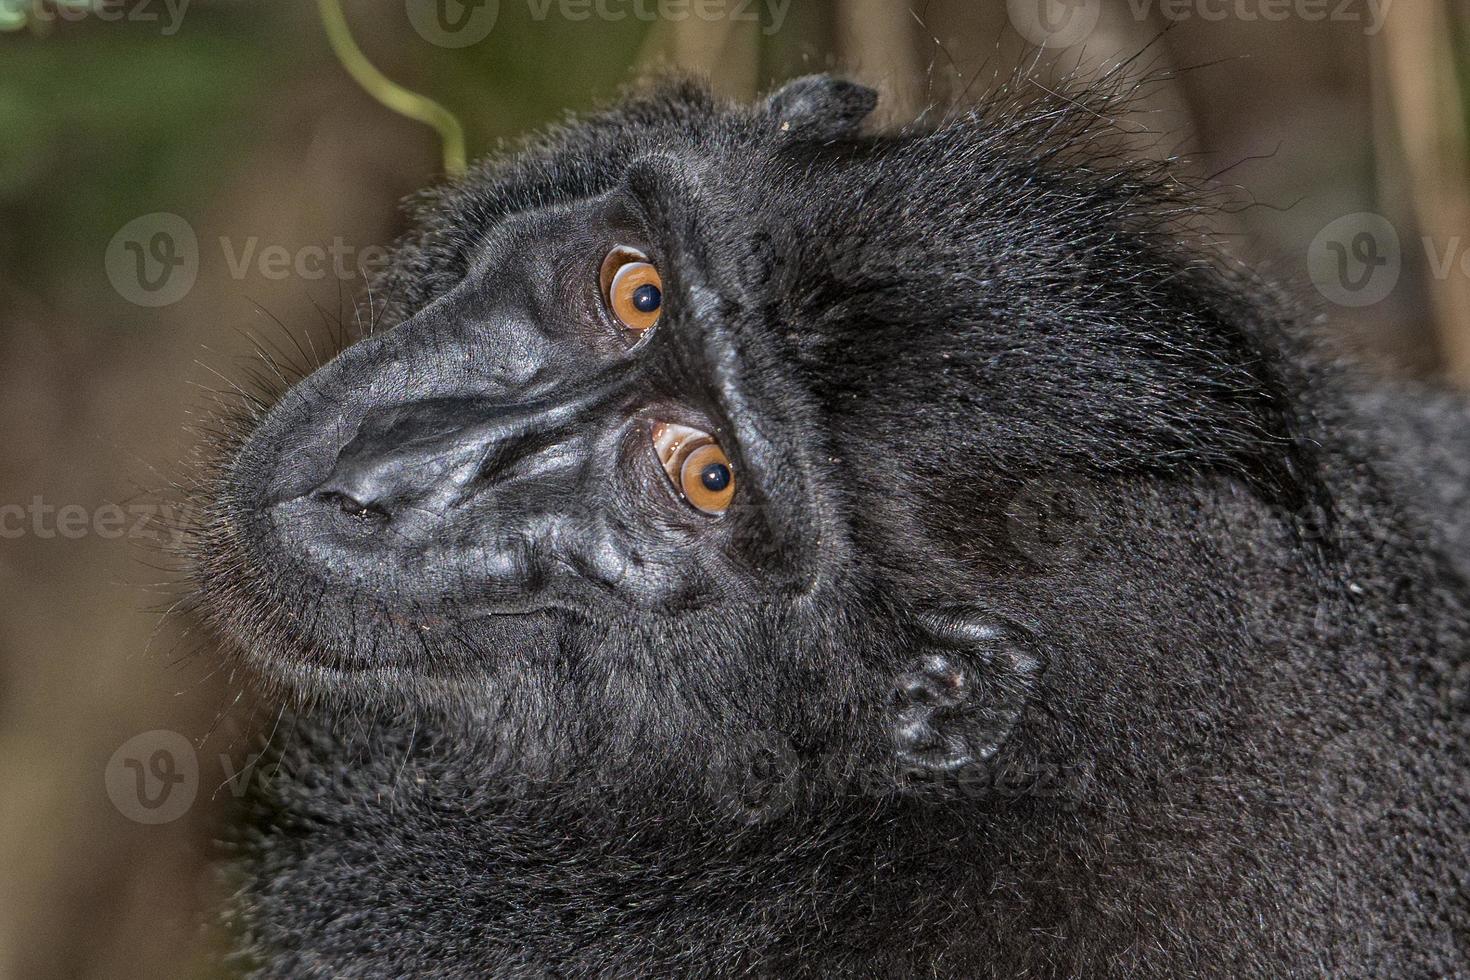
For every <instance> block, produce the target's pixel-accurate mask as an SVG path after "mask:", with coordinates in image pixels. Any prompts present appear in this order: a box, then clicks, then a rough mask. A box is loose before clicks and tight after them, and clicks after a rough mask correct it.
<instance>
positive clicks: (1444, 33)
mask: <svg viewBox="0 0 1470 980" xmlns="http://www.w3.org/2000/svg"><path fill="white" fill-rule="evenodd" d="M1450 26H1451V25H1450V24H1449V22H1448V18H1447V17H1446V12H1445V6H1444V5H1442V4H1438V3H1412V4H1401V5H1399V6H1397V7H1395V8H1394V10H1393V13H1392V15H1391V16H1390V17H1388V19H1387V22H1386V23H1385V25H1384V29H1383V31H1382V34H1381V37H1382V41H1381V43H1382V45H1383V64H1384V68H1385V72H1384V75H1385V77H1386V83H1387V86H1388V89H1389V93H1388V94H1389V102H1390V104H1391V105H1392V106H1393V110H1394V118H1395V121H1396V123H1397V130H1398V135H1399V142H1400V145H1401V148H1402V152H1403V156H1404V166H1405V170H1406V171H1407V173H1408V175H1409V184H1410V187H1411V189H1412V191H1413V195H1412V196H1413V200H1414V211H1415V214H1416V216H1417V218H1418V222H1419V227H1420V229H1421V230H1422V231H1423V233H1424V234H1425V235H1426V236H1427V239H1428V241H1429V242H1430V244H1431V245H1432V246H1433V248H1434V249H1435V250H1436V252H1437V254H1439V255H1440V256H1448V257H1450V258H1453V259H1454V261H1453V262H1451V263H1450V264H1449V265H1448V266H1446V267H1444V268H1443V269H1442V270H1441V271H1440V272H1438V273H1435V274H1434V276H1433V278H1432V279H1431V280H1430V282H1429V295H1430V302H1431V305H1432V308H1433V314H1434V321H1435V330H1436V332H1437V334H1438V338H1439V342H1440V346H1441V349H1442V351H1443V353H1444V362H1445V373H1446V374H1447V375H1448V376H1449V377H1450V378H1451V380H1453V381H1456V382H1458V383H1460V384H1463V385H1470V275H1467V274H1466V273H1467V271H1470V269H1467V268H1465V267H1462V266H1461V263H1460V261H1459V258H1460V255H1461V254H1462V252H1461V251H1451V250H1452V249H1456V250H1470V159H1467V151H1466V143H1465V139H1466V134H1465V122H1464V104H1463V101H1462V97H1461V93H1460V86H1459V83H1458V81H1457V79H1456V76H1455V63H1454V51H1453V49H1452V48H1451V46H1450V41H1449V38H1450Z"/></svg>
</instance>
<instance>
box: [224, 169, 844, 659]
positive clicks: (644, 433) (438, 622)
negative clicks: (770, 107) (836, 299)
mask: <svg viewBox="0 0 1470 980" xmlns="http://www.w3.org/2000/svg"><path fill="white" fill-rule="evenodd" d="M667 178H668V175H667V174H666V173H664V172H661V171H660V169H659V164H658V163H657V162H653V163H649V164H648V165H646V166H643V167H640V168H639V169H638V170H637V171H636V172H635V173H634V174H633V175H632V179H631V180H630V181H629V182H628V184H626V185H624V186H622V187H618V188H615V189H613V190H611V191H609V192H607V193H604V194H601V195H598V196H596V197H592V198H589V199H586V200H580V201H574V202H570V203H568V204H565V205H558V206H554V207H548V208H545V209H540V210H537V211H533V212H528V213H522V214H517V215H515V216H514V217H512V218H510V219H508V220H506V221H504V222H502V223H500V224H499V225H497V226H496V227H495V228H494V229H493V230H492V231H491V232H490V233H489V234H488V235H487V236H486V238H485V239H484V240H483V241H482V242H480V243H479V245H478V246H477V248H476V249H475V254H474V258H473V266H472V267H471V268H470V270H469V272H468V273H467V275H466V276H465V277H464V278H463V279H462V280H461V281H460V282H459V283H458V284H457V285H455V286H454V287H453V288H452V289H450V290H448V292H446V293H445V294H444V295H442V296H440V297H438V298H437V299H435V300H434V301H433V302H431V303H429V304H428V305H427V306H426V307H424V308H423V309H422V310H421V311H419V312H418V313H417V314H415V315H414V316H412V317H410V318H409V319H408V320H407V321H406V322H404V323H402V324H400V325H398V326H397V327H395V328H394V329H392V330H391V331H388V332H386V333H383V334H380V335H378V336H375V337H372V338H370V339H367V340H364V341H362V342H361V343H359V344H357V345H356V346H354V347H352V348H351V349H349V350H348V351H346V352H345V353H343V354H342V355H341V356H339V357H338V358H337V359H336V360H334V361H333V362H332V363H330V364H329V365H327V366H326V367H324V368H322V369H321V370H319V371H318V372H316V373H315V374H313V375H312V376H310V377H309V378H308V379H306V380H305V381H304V382H302V383H301V384H300V385H299V386H298V387H297V388H295V389H293V391H292V392H290V393H289V394H288V395H287V396H286V397H285V398H284V399H283V401H282V402H281V404H280V405H279V406H278V407H277V408H276V409H275V411H274V412H273V413H272V414H271V415H270V417H269V418H268V419H267V420H266V421H265V423H264V424H263V425H261V426H260V428H259V429H258V430H257V431H256V432H255V434H254V435H253V436H252V438H251V439H250V441H249V442H248V444H247V445H246V446H245V447H244V449H243V451H242V452H241V453H240V455H239V458H238V460H237V462H236V463H235V465H234V467H233V472H232V487H233V488H234V489H235V490H236V492H237V493H238V494H239V497H238V498H237V500H236V507H237V509H236V510H235V512H234V516H235V519H236V520H238V521H239V522H240V524H241V525H242V526H241V527H240V532H239V533H240V534H241V535H242V537H243V538H244V539H245V540H246V542H247V547H248V548H250V549H252V550H253V551H254V552H255V553H256V554H257V557H256V558H255V559H254V561H255V563H257V564H259V565H261V566H263V567H268V568H273V569H275V574H276V575H277V576H279V577H282V578H284V579H285V580H286V581H288V582H299V583H302V585H303V587H304V589H305V590H306V592H307V593H308V598H309V599H310V600H312V601H313V604H314V605H315V606H316V607H317V608H316V609H315V610H314V611H313V614H312V617H313V618H312V619H311V621H310V622H309V623H306V624H304V625H305V628H304V629H302V628H301V626H293V630H299V631H300V632H299V633H298V634H297V635H296V636H295V640H296V642H298V643H299V644H300V646H301V647H302V648H303V651H304V653H305V656H304V658H303V659H304V662H305V664H306V665H307V666H309V667H314V666H325V667H330V668H333V669H336V670H340V671H345V672H348V673H351V672H353V671H354V670H365V669H366V670H370V669H374V668H379V667H383V666H386V667H389V668H393V669H398V668H401V667H402V666H403V665H404V662H405V661H407V662H409V663H414V665H415V667H416V668H417V669H424V670H428V671H430V672H434V671H436V670H440V671H442V670H443V669H444V667H445V666H446V665H445V664H444V663H438V664H434V663H422V662H416V661H415V660H414V657H415V656H416V654H417V652H418V651H413V650H410V652H408V653H407V654H406V653H405V649H404V648H413V647H416V646H421V645H422V644H421V642H419V641H418V638H416V637H415V635H414V634H415V632H426V633H436V632H439V631H440V628H441V626H444V624H445V623H446V622H448V623H449V624H450V625H449V627H448V628H449V629H450V630H451V632H453V631H455V630H457V629H459V628H464V629H470V630H477V629H481V628H484V629H487V630H488V631H489V632H490V634H491V635H492V636H493V637H495V638H497V639H502V640H503V639H506V638H512V637H515V636H517V635H527V636H532V637H535V636H539V635H541V634H540V632H539V631H541V630H543V629H545V628H546V624H550V623H566V622H570V621H575V622H587V621H593V620H596V621H600V622H608V621H621V622H624V623H628V622H637V621H641V622H644V623H650V622H655V623H656V622H657V621H659V620H661V619H668V618H670V617H678V616H679V615H680V614H685V613H692V612H697V611H699V610H701V609H708V608H709V607H710V606H712V605H715V604H717V603H720V602H722V601H724V602H728V601H731V600H734V601H736V602H746V603H749V602H751V601H753V600H756V599H760V598H766V597H774V596H779V595H783V594H784V595H787V596H799V595H800V594H802V593H803V592H807V591H809V590H810V589H811V588H812V586H813V582H814V579H815V577H816V576H817V575H818V574H819V570H818V569H817V568H815V567H812V566H811V565H810V564H804V563H802V562H799V561H797V562H793V561H791V560H790V557H791V556H790V553H791V552H792V551H793V549H792V548H790V547H789V546H786V547H783V542H782V540H781V534H782V533H783V532H786V531H789V528H778V527H774V526H773V525H772V523H771V521H769V520H768V514H767V508H766V506H765V500H764V497H763V493H762V488H763V486H765V485H769V484H770V483H771V482H773V481H779V480H781V479H783V478H784V479H787V480H791V479H792V475H791V474H792V471H793V470H794V469H795V468H796V464H797V460H796V459H795V457H794V456H793V455H791V454H790V453H788V452H787V451H786V450H785V449H784V448H782V447H778V446H777V445H776V444H774V443H773V442H772V441H771V438H770V435H769V434H768V433H767V432H763V431H761V429H762V426H760V425H757V424H753V423H755V422H757V421H758V420H757V419H755V418H752V417H751V415H750V414H749V401H748V399H749V397H750V396H749V395H747V393H746V392H745V391H744V390H743V388H742V387H741V379H740V376H739V370H740V366H739V359H738V357H737V356H736V354H735V351H734V348H735V345H736V342H737V340H736V338H735V337H733V336H732V335H731V334H730V333H729V332H727V331H725V330H722V329H721V323H720V319H719V314H718V311H717V309H716V308H715V307H716V304H715V303H714V302H712V300H711V297H712V294H711V292H710V289H709V287H708V286H706V285H704V284H695V283H690V282H688V281H687V280H686V279H685V278H684V277H682V276H681V275H680V267H679V265H678V263H677V262H674V261H671V256H670V255H669V251H670V238H669V237H668V235H667V233H666V231H665V230H664V229H662V228H661V227H660V225H659V221H660V214H661V212H660V207H659V204H658V202H657V201H656V200H653V201H650V200H648V199H647V195H657V194H660V193H670V190H669V188H668V187H667V186H666V181H667ZM615 246H627V247H631V248H634V249H637V250H638V251H639V252H641V253H643V254H644V255H647V256H648V257H649V259H650V260H651V264H653V265H654V266H655V267H656V268H659V269H661V270H664V276H665V280H664V287H665V288H664V296H663V301H662V302H663V306H664V310H665V312H664V313H663V315H662V316H661V318H660V321H659V322H658V323H657V325H655V326H654V327H653V328H652V329H649V330H647V331H643V332H641V333H638V332H635V331H631V330H629V329H627V328H626V327H625V326H623V324H622V323H621V322H620V321H619V320H618V318H617V315H616V314H615V313H614V311H613V310H612V309H610V307H609V304H608V302H607V297H606V296H605V294H604V292H603V290H602V289H601V288H600V284H599V267H600V265H601V263H602V262H603V259H604V257H605V256H606V255H607V254H608V253H609V251H610V250H612V249H613V248H614V247H615ZM719 373H722V374H723V379H724V383H723V384H716V383H714V381H713V380H712V378H713V376H715V375H716V374H719ZM737 411H741V412H742V413H743V414H742V415H740V416H737V415H736V414H735V413H736V412H737ZM737 419H739V420H740V421H737ZM761 421H764V424H765V426H769V425H770V424H771V423H770V422H769V421H768V420H765V419H762V420H761ZM740 422H743V423H744V424H740ZM661 423H662V424H672V425H680V426H687V427H690V428H692V429H697V430H699V431H700V432H703V433H708V434H709V435H710V436H712V437H713V438H714V440H715V441H716V442H717V443H718V445H719V446H720V447H721V448H722V449H723V450H724V452H725V453H726V455H727V457H728V459H729V463H730V468H731V469H732V470H733V471H734V473H735V474H738V481H737V496H736V498H735V499H734V500H733V501H732V506H731V507H730V508H729V509H728V510H726V511H725V512H724V513H718V514H711V513H705V512H702V511H700V510H699V509H698V508H697V507H695V506H694V505H693V504H692V503H691V502H690V500H689V499H687V497H686V495H685V494H683V493H681V492H680V490H679V489H678V488H677V487H676V486H675V485H674V482H673V480H671V478H670V476H669V475H668V474H667V473H666V472H665V469H664V467H663V464H662V463H661V461H660V457H659V455H658V453H657V452H656V450H655V446H654V433H655V426H657V425H659V424H661ZM804 509H805V508H804V507H802V506H800V505H798V506H797V507H795V508H793V510H794V511H795V512H796V513H797V514H798V515H800V513H801V511H802V510H804ZM783 552H784V553H783ZM470 624H472V625H470ZM487 624H488V625H487ZM344 631H345V632H346V633H347V634H348V637H349V643H348V644H345V645H344V644H343V643H342V635H343V633H344ZM480 669H484V666H483V665H481V668H480Z"/></svg>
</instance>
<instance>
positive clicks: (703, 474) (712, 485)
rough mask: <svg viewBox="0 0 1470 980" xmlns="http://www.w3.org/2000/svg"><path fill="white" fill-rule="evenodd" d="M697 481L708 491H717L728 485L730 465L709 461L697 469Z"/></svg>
mask: <svg viewBox="0 0 1470 980" xmlns="http://www.w3.org/2000/svg"><path fill="white" fill-rule="evenodd" d="M699 482H700V483H703V484H704V488H705V489H706V490H708V491H709V492H710V493H719V492H720V491H721V490H723V489H725V488H726V487H728V486H729V485H730V467H728V466H726V465H725V464H724V463H711V464H709V465H708V466H706V467H705V468H704V469H702V470H700V471H699Z"/></svg>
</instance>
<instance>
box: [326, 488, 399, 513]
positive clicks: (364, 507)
mask: <svg viewBox="0 0 1470 980" xmlns="http://www.w3.org/2000/svg"><path fill="white" fill-rule="evenodd" d="M312 498H313V499H315V500H318V501H321V502H322V503H324V504H327V505H328V506H333V507H337V508H340V509H341V511H342V513H344V514H347V515H348V516H350V517H356V518H358V519H360V520H380V521H382V520H387V519H388V512H387V511H386V510H384V509H383V508H382V507H380V506H378V505H377V504H366V503H363V502H362V501H360V500H358V499H357V498H356V497H353V496H352V495H351V494H347V493H343V492H342V491H341V490H318V491H316V492H315V493H313V494H312Z"/></svg>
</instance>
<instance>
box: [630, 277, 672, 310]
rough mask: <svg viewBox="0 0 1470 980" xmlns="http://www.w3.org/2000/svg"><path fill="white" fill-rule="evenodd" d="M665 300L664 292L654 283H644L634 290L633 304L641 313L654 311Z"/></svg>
mask: <svg viewBox="0 0 1470 980" xmlns="http://www.w3.org/2000/svg"><path fill="white" fill-rule="evenodd" d="M663 301H664V294H663V293H661V292H659V288H658V287H657V286H655V285H654V284H653V283H651V282H650V283H644V284H643V285H642V286H639V287H638V288H637V289H635V290H633V305H634V306H635V307H636V308H637V310H638V312H639V313H652V312H653V311H654V310H656V309H658V308H659V304H661V303H662V302H663Z"/></svg>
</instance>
